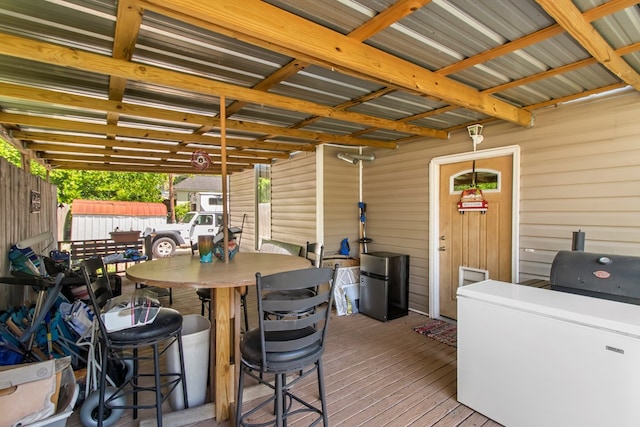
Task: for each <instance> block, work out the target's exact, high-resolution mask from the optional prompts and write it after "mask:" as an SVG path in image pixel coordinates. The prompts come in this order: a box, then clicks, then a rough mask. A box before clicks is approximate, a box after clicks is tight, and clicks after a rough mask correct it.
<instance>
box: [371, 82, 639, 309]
mask: <svg viewBox="0 0 640 427" xmlns="http://www.w3.org/2000/svg"><path fill="white" fill-rule="evenodd" d="M639 101H640V99H639V97H638V94H637V93H621V94H616V95H610V96H608V97H601V98H596V99H592V100H590V101H588V102H582V103H572V104H567V105H562V106H559V107H554V108H549V109H547V110H544V111H540V112H537V113H536V123H535V126H534V127H533V128H530V129H523V128H520V127H517V126H514V125H511V124H508V123H501V124H496V125H493V124H487V125H485V128H484V135H485V142H483V143H482V144H481V145H479V146H478V150H482V149H487V148H495V147H501V146H509V145H519V146H520V147H521V171H520V172H521V183H520V225H519V244H520V247H519V248H518V250H519V257H520V263H519V270H520V280H526V279H528V278H533V277H548V274H549V269H550V264H551V262H552V260H553V257H554V256H555V254H556V253H557V251H558V250H567V249H570V248H571V238H572V232H573V231H577V230H578V229H581V230H582V231H584V232H585V233H586V244H585V250H587V251H592V252H604V253H611V254H625V255H638V254H639V253H640V226H639V225H638V218H640V121H638V120H637V117H639V116H640V102H639ZM471 150H472V144H471V141H470V139H469V137H468V136H467V133H466V129H465V130H460V131H457V132H454V133H453V134H452V135H451V139H450V140H449V141H434V140H425V141H417V142H412V143H408V144H404V145H402V146H401V147H400V149H398V150H397V151H394V152H385V151H381V152H376V155H377V156H378V159H377V160H376V162H375V164H374V165H372V167H370V168H366V169H365V175H364V184H363V190H364V199H365V202H367V209H368V227H367V231H368V234H369V236H370V237H372V238H373V240H374V241H373V243H372V245H371V248H373V249H374V250H376V249H385V250H392V251H397V252H404V253H408V254H410V255H411V277H410V292H411V295H410V306H411V307H412V308H413V309H417V310H420V311H424V312H426V311H428V299H427V298H428V295H427V294H428V277H429V275H428V271H427V266H428V259H427V251H428V229H427V226H428V214H429V213H428V206H427V200H428V186H429V182H428V171H427V168H428V165H429V162H430V160H431V159H432V158H434V157H438V156H442V155H449V154H455V153H461V152H468V151H471ZM525 249H526V251H525Z"/></svg>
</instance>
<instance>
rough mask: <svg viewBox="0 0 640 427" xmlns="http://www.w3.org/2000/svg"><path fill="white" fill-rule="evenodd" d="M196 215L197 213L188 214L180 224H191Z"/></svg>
mask: <svg viewBox="0 0 640 427" xmlns="http://www.w3.org/2000/svg"><path fill="white" fill-rule="evenodd" d="M195 215H196V213H195V212H189V213H187V214H186V215H185V216H184V218H182V220H181V221H180V224H188V223H190V222H191V219H192V218H193V217H194V216H195Z"/></svg>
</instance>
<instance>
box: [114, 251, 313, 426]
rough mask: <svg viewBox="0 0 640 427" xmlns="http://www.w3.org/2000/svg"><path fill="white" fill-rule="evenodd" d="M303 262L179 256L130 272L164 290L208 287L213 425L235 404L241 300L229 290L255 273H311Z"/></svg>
mask: <svg viewBox="0 0 640 427" xmlns="http://www.w3.org/2000/svg"><path fill="white" fill-rule="evenodd" d="M310 267H311V264H310V262H309V260H307V259H306V258H303V257H298V256H291V255H280V254H262V253H244V252H240V253H238V254H236V256H235V257H234V258H233V259H232V260H230V261H229V262H228V263H226V264H225V263H224V262H223V261H220V260H218V259H216V258H214V261H213V262H212V263H208V264H206V263H205V264H203V263H201V262H200V257H199V256H198V255H179V256H175V257H171V258H159V259H156V260H152V261H146V262H142V263H140V264H136V265H133V266H131V267H129V268H128V269H127V271H126V275H127V277H128V278H129V279H130V280H132V281H134V282H136V283H141V284H145V285H148V286H160V287H165V288H194V289H195V288H210V289H211V298H212V299H211V301H212V304H211V306H210V309H211V311H212V312H213V313H214V314H215V322H213V323H214V324H215V327H214V328H212V329H211V352H210V354H211V371H212V372H210V376H211V380H212V381H210V383H211V396H213V400H214V402H215V418H216V420H217V421H218V422H222V421H225V420H228V419H229V416H230V405H231V403H232V402H233V401H234V400H235V381H236V373H235V369H234V364H232V363H231V355H232V347H231V345H232V343H231V341H232V340H231V335H232V328H231V319H232V318H236V317H237V316H236V315H235V313H239V309H240V298H239V296H237V297H236V295H234V292H233V291H234V289H238V290H240V289H242V288H243V287H245V286H252V285H255V283H256V273H257V272H260V273H261V274H262V275H263V276H264V275H268V274H273V273H279V272H282V271H290V270H298V269H302V268H310ZM235 330H236V333H235V335H234V336H235V337H236V338H235V339H234V341H235V342H234V343H233V345H234V349H235V353H234V354H235V355H238V354H239V351H238V345H239V335H240V334H239V321H238V322H236V328H235Z"/></svg>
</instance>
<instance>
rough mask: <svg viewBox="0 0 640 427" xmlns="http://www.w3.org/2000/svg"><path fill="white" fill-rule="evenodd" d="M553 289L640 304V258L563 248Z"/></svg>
mask: <svg viewBox="0 0 640 427" xmlns="http://www.w3.org/2000/svg"><path fill="white" fill-rule="evenodd" d="M549 281H550V284H551V289H552V290H555V291H562V292H569V293H573V294H579V295H586V296H590V297H596V298H604V299H609V300H613V301H621V302H626V303H631V304H637V305H640V257H633V256H623V255H606V254H598V253H589V252H578V251H560V252H558V254H557V255H556V257H555V258H554V260H553V264H552V265H551V277H550V279H549Z"/></svg>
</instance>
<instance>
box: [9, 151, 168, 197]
mask: <svg viewBox="0 0 640 427" xmlns="http://www.w3.org/2000/svg"><path fill="white" fill-rule="evenodd" d="M0 156H2V157H4V158H5V159H7V160H8V161H9V162H11V163H12V164H14V165H16V166H17V167H20V166H21V158H20V152H19V151H18V150H16V149H15V147H13V146H12V145H11V144H9V143H7V142H6V141H4V140H3V139H1V138H0ZM30 167H31V173H32V174H33V175H37V176H39V177H41V178H43V179H46V176H47V171H46V169H45V168H44V167H43V166H42V165H40V164H38V163H37V162H31V165H30ZM50 180H51V182H52V183H53V184H55V185H56V186H57V187H58V202H59V203H71V202H73V200H74V199H87V200H121V201H133V202H162V189H163V187H164V184H165V183H166V182H167V174H159V173H157V174H156V173H140V172H103V171H77V170H54V171H52V172H51V174H50Z"/></svg>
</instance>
